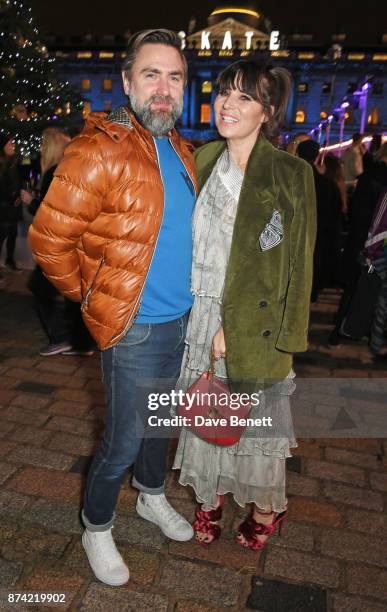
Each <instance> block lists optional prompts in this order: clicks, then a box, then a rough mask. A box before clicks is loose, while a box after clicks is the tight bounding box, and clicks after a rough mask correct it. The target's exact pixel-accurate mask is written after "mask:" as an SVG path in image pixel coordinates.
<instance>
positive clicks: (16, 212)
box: [0, 127, 94, 356]
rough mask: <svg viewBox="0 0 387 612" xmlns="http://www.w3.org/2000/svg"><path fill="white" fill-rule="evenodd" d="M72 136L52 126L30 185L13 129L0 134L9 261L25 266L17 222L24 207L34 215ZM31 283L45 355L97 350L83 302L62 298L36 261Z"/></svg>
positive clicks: (0, 216) (0, 205)
mask: <svg viewBox="0 0 387 612" xmlns="http://www.w3.org/2000/svg"><path fill="white" fill-rule="evenodd" d="M70 140H71V139H70V137H69V136H68V135H67V134H66V133H65V132H64V131H62V130H61V129H58V128H54V127H49V128H46V129H45V130H44V132H43V134H42V144H41V150H40V177H39V179H38V181H37V185H36V189H33V190H32V189H31V181H30V180H23V177H24V178H26V176H27V177H28V179H30V178H31V175H32V171H31V169H30V167H29V168H28V172H29V173H28V174H26V171H25V169H24V168H23V166H21V165H20V164H19V163H18V156H17V151H16V148H15V144H14V141H13V139H12V136H11V135H10V134H6V133H4V134H3V135H2V137H1V139H0V146H1V145H3V146H2V150H1V152H0V254H1V249H2V246H3V244H4V243H5V244H6V259H5V267H6V268H8V269H9V270H10V271H12V272H16V273H17V272H20V268H19V267H18V265H17V263H16V261H15V247H16V239H17V233H18V231H17V230H18V223H19V222H20V221H21V219H22V218H23V208H24V209H25V210H26V211H28V213H29V215H30V216H31V217H34V216H35V214H36V212H37V210H38V208H39V205H40V203H41V202H42V201H43V199H44V197H45V196H46V194H47V191H48V189H49V187H50V184H51V181H52V179H53V176H54V171H55V168H56V167H57V165H58V163H59V162H60V160H61V159H62V157H63V154H64V150H65V147H66V146H67V145H68V143H69V142H70ZM5 286H6V278H5V276H4V273H3V272H1V270H0V289H1V288H4V287H5ZM28 288H29V290H30V291H31V292H32V294H33V297H34V304H35V308H36V311H37V314H38V316H39V319H40V322H41V324H42V327H43V329H44V331H45V333H46V335H47V339H48V344H47V346H44V347H42V348H41V349H40V350H39V354H40V355H42V356H51V355H57V354H65V355H86V356H90V355H92V354H93V352H94V351H93V347H94V343H93V341H92V338H91V336H90V334H89V332H88V331H87V329H86V326H85V325H84V323H83V319H82V316H81V312H80V306H79V304H77V303H75V302H73V301H71V300H67V299H66V298H65V299H64V300H63V299H62V298H61V295H60V293H59V292H58V291H57V289H56V288H55V287H54V285H52V283H50V282H49V281H48V280H47V278H46V277H45V276H44V274H43V272H42V270H41V268H40V267H39V266H35V268H34V270H33V272H32V273H31V274H30V277H29V280H28Z"/></svg>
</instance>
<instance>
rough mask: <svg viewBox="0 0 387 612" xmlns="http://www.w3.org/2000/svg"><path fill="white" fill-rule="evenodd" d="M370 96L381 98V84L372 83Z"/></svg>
mask: <svg viewBox="0 0 387 612" xmlns="http://www.w3.org/2000/svg"><path fill="white" fill-rule="evenodd" d="M372 95H374V96H381V95H383V83H373V85H372Z"/></svg>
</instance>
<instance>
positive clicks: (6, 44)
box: [0, 0, 83, 156]
mask: <svg viewBox="0 0 387 612" xmlns="http://www.w3.org/2000/svg"><path fill="white" fill-rule="evenodd" d="M82 106H83V102H82V98H81V95H80V94H79V93H78V91H77V90H76V89H74V87H73V86H70V84H69V83H68V82H67V81H66V82H62V81H61V80H60V79H59V78H58V76H57V74H56V70H55V59H54V58H50V57H49V56H48V51H47V49H46V47H45V46H44V45H43V44H42V43H41V42H40V41H39V32H38V30H37V28H36V27H35V24H34V20H33V17H32V15H31V8H30V7H29V6H28V5H27V3H26V2H25V1H23V2H22V1H20V0H0V132H5V131H6V132H8V133H10V134H11V135H12V137H13V138H14V140H15V142H16V143H17V146H18V149H19V151H20V153H21V155H22V156H29V155H31V154H33V153H34V152H36V151H37V150H38V148H39V146H40V137H41V133H42V131H43V130H44V128H45V127H48V126H52V125H58V126H61V127H65V126H67V125H69V124H70V123H71V122H73V121H74V120H76V119H77V117H78V116H79V117H80V116H81V110H82Z"/></svg>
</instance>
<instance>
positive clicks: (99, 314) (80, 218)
mask: <svg viewBox="0 0 387 612" xmlns="http://www.w3.org/2000/svg"><path fill="white" fill-rule="evenodd" d="M112 119H113V120H112ZM170 142H171V144H172V146H173V147H174V149H175V150H176V152H177V154H178V155H179V156H180V158H181V160H182V162H183V163H184V165H185V167H186V169H187V171H188V173H189V176H190V177H191V179H192V182H193V184H194V187H195V190H196V186H197V183H196V174H195V170H194V162H193V157H192V155H191V150H190V147H189V145H188V143H186V142H185V141H183V140H182V139H181V138H180V136H179V135H178V133H177V132H176V131H175V130H172V132H171V134H170ZM163 210H164V190H163V183H162V178H161V174H160V168H159V164H158V159H157V152H156V148H155V144H154V141H153V139H152V136H151V134H150V133H149V132H148V131H147V130H145V129H144V128H143V127H142V126H141V125H139V123H138V122H137V121H136V119H135V118H134V117H133V115H132V114H130V113H129V112H128V111H127V110H126V108H125V107H122V108H121V109H117V111H114V112H113V114H112V115H110V116H109V118H107V115H106V114H105V113H93V114H91V115H90V116H89V118H88V121H87V124H86V127H85V129H84V130H83V131H82V133H81V134H80V135H79V136H77V137H76V138H74V140H73V141H72V142H71V143H70V144H69V146H68V147H67V148H66V152H65V156H64V158H63V160H62V162H61V163H60V164H59V166H58V167H57V169H56V171H55V175H54V179H53V181H52V183H51V186H50V188H49V190H48V192H47V195H46V197H45V199H44V201H43V202H42V204H41V205H40V207H39V210H38V212H37V214H36V216H35V218H34V222H33V224H32V226H31V228H30V231H29V240H30V245H31V248H32V251H33V253H34V256H35V259H36V261H37V263H38V264H39V266H41V268H42V269H43V271H44V273H45V275H46V276H47V278H48V279H49V280H50V282H51V283H52V284H53V285H55V287H57V289H58V290H59V291H60V292H61V293H63V295H64V296H66V297H68V298H70V299H72V300H75V301H81V302H82V312H83V317H84V320H85V323H86V325H87V327H88V329H89V331H90V333H91V334H92V336H93V337H94V338H95V340H96V342H97V344H98V346H99V348H101V349H107V348H110V347H111V346H113V345H114V344H116V343H117V342H119V340H120V339H121V338H122V337H123V336H124V334H125V333H126V332H127V330H128V329H129V327H130V325H131V324H132V323H133V320H134V318H135V316H136V314H137V312H138V310H139V308H140V300H141V295H142V291H143V289H144V285H145V281H146V277H147V273H148V270H149V267H150V263H151V260H152V256H153V253H154V250H155V248H156V243H157V239H158V234H159V230H160V226H161V223H162V218H163ZM171 248H173V245H171Z"/></svg>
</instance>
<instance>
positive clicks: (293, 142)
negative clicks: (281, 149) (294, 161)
mask: <svg viewBox="0 0 387 612" xmlns="http://www.w3.org/2000/svg"><path fill="white" fill-rule="evenodd" d="M304 140H311V136H310V135H309V134H307V133H306V132H305V133H304V132H300V133H299V134H295V135H294V136H293V137H292V138H291V139H290V140H289V143H288V146H287V147H286V152H287V153H290V155H297V147H298V145H299V144H300V142H304Z"/></svg>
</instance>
